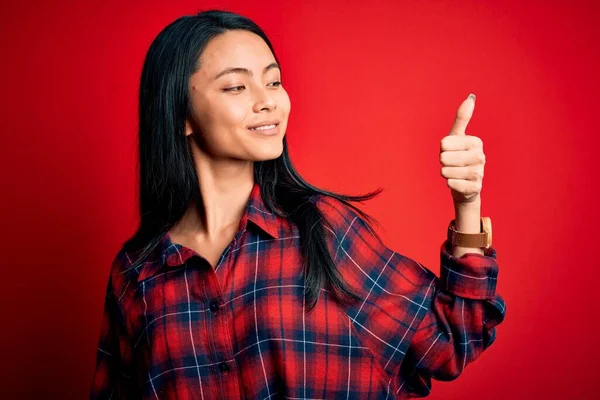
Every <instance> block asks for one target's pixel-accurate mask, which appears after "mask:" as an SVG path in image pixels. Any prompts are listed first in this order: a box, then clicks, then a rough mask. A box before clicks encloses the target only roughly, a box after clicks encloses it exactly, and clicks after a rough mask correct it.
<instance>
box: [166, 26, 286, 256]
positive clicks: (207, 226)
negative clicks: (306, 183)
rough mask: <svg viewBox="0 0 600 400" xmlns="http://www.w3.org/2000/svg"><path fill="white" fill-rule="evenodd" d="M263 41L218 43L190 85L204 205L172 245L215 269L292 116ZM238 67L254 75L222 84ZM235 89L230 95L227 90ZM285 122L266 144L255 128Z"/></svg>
mask: <svg viewBox="0 0 600 400" xmlns="http://www.w3.org/2000/svg"><path fill="white" fill-rule="evenodd" d="M275 62H276V61H275V57H274V56H273V53H272V52H271V50H270V49H269V47H268V46H267V44H266V43H265V42H264V40H263V39H262V38H261V37H260V36H258V35H256V34H254V33H251V32H248V31H241V30H238V31H228V32H226V33H224V34H222V35H219V36H217V37H215V38H213V39H212V40H211V41H210V42H209V43H208V45H207V47H206V49H205V50H204V52H203V54H202V55H201V56H200V67H199V69H198V70H197V71H196V73H194V74H193V75H192V76H191V77H190V84H189V94H190V99H191V102H192V108H193V112H192V114H193V115H191V116H190V117H189V118H188V119H187V121H186V132H185V134H186V137H187V140H188V142H189V146H190V149H191V150H192V154H193V156H194V162H195V166H196V171H197V174H198V185H199V187H200V193H201V195H202V205H201V206H197V205H194V206H192V207H190V209H189V210H188V211H187V212H186V214H185V215H184V217H183V218H182V220H181V221H180V222H179V223H178V224H177V225H176V226H175V227H173V229H171V231H170V233H171V238H172V240H173V242H176V243H180V244H183V245H185V246H187V247H190V248H192V249H194V250H196V252H198V253H199V254H200V255H202V256H203V257H204V258H206V259H207V260H208V261H209V262H210V263H211V265H213V267H214V266H215V264H216V262H217V260H218V258H219V257H220V255H221V253H222V251H223V250H224V249H225V247H226V246H227V245H228V244H229V243H230V242H231V240H233V236H234V235H235V233H236V232H237V228H238V224H239V221H240V219H241V217H242V214H243V212H244V208H245V205H246V203H247V201H248V199H249V197H250V193H251V191H252V187H253V185H254V176H253V171H254V162H255V161H264V160H270V159H275V158H277V157H279V156H280V155H281V153H282V152H283V138H284V135H285V131H286V128H287V122H288V116H289V113H290V110H291V104H290V99H289V96H288V94H287V92H286V91H285V89H284V88H283V87H282V86H281V84H280V83H278V82H281V73H280V70H279V68H277V67H272V68H270V69H268V70H267V71H265V67H267V66H269V65H270V64H272V63H275ZM231 67H236V68H237V67H241V68H246V69H248V70H249V71H250V72H251V73H252V76H250V75H249V74H245V73H241V72H232V73H228V74H225V75H223V76H221V77H219V78H217V79H215V77H216V76H217V75H218V74H219V73H220V72H222V71H224V70H225V69H227V68H231ZM228 89H229V90H228ZM271 120H278V121H280V123H279V125H278V127H277V130H278V131H277V133H276V134H275V135H273V136H265V135H261V134H260V133H257V132H254V131H251V130H249V129H248V127H249V126H252V125H257V124H261V123H264V122H265V121H271Z"/></svg>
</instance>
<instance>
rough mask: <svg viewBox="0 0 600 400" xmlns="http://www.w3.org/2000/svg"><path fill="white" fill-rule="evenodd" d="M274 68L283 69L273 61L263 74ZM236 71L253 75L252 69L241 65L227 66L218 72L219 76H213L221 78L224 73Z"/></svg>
mask: <svg viewBox="0 0 600 400" xmlns="http://www.w3.org/2000/svg"><path fill="white" fill-rule="evenodd" d="M273 68H279V70H281V68H280V67H279V64H277V63H276V62H273V63H271V64H269V65H267V66H266V67H265V68H264V69H263V74H266V73H267V71H269V70H270V69H273ZM234 73H239V74H246V75H248V76H252V75H253V74H252V71H250V70H249V69H247V68H241V67H230V68H225V69H224V70H223V71H221V72H219V73H218V74H217V76H215V77H214V78H213V80H216V79H219V78H220V77H222V76H223V75H226V74H234Z"/></svg>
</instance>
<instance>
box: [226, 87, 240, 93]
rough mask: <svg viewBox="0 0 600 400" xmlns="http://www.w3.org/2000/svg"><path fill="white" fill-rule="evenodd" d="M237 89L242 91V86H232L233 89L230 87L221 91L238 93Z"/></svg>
mask: <svg viewBox="0 0 600 400" xmlns="http://www.w3.org/2000/svg"><path fill="white" fill-rule="evenodd" d="M238 88H242V89H243V88H244V86H233V87H230V88H226V89H223V91H224V92H239V91H240V90H241V89H240V90H236V89H238Z"/></svg>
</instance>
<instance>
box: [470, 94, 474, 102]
mask: <svg viewBox="0 0 600 400" xmlns="http://www.w3.org/2000/svg"><path fill="white" fill-rule="evenodd" d="M469 97H470V98H472V99H473V101H475V95H474V94H473V93H471V94H470V95H469Z"/></svg>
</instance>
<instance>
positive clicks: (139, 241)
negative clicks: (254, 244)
mask: <svg viewBox="0 0 600 400" xmlns="http://www.w3.org/2000/svg"><path fill="white" fill-rule="evenodd" d="M239 29H242V30H247V31H250V32H253V33H255V34H257V35H258V36H260V37H261V38H262V39H263V40H264V41H265V42H266V43H267V45H268V46H269V48H270V49H271V51H272V52H273V56H274V57H275V60H276V61H277V63H279V60H277V57H276V56H275V51H274V50H273V46H272V45H271V42H270V41H269V39H268V38H267V36H266V34H265V33H264V32H263V31H262V29H261V28H259V27H258V25H257V24H256V23H254V22H252V21H251V20H250V19H248V18H246V17H244V16H242V15H238V14H235V13H233V12H229V11H222V10H208V11H203V12H200V13H198V14H197V15H188V16H183V17H180V18H178V19H177V20H175V21H173V22H172V23H171V24H169V25H168V26H166V27H165V28H164V29H163V30H162V31H161V32H160V33H159V35H158V36H157V37H156V38H155V39H154V41H153V42H152V44H151V45H150V48H149V50H148V52H147V54H146V58H145V61H144V65H143V69H142V74H141V81H140V90H139V138H138V139H139V164H138V165H137V168H138V174H139V211H140V224H139V228H138V230H137V231H136V233H135V234H134V235H133V236H132V237H131V238H130V239H129V240H127V241H126V242H125V244H124V248H125V249H127V250H129V251H132V252H134V253H137V254H138V257H137V260H136V261H135V262H134V267H135V266H136V263H137V262H142V261H143V259H144V258H145V257H146V256H147V255H148V254H150V253H151V252H152V251H153V250H154V249H155V248H156V246H157V245H158V244H159V243H160V241H161V239H162V238H163V237H164V235H165V234H166V233H167V232H168V231H169V230H170V229H171V227H173V226H174V225H175V224H176V223H177V222H178V221H179V220H180V219H181V218H182V217H183V215H184V213H185V211H186V210H187V209H188V208H189V206H190V204H201V202H202V197H201V195H200V190H199V187H198V177H197V174H196V170H195V164H194V162H193V157H192V154H191V150H190V149H189V146H188V142H187V140H186V136H185V122H186V118H187V116H188V115H190V114H191V103H190V97H189V94H188V83H189V78H190V76H191V75H192V74H193V73H194V72H195V71H196V70H197V69H198V67H199V65H198V60H199V58H200V56H201V54H202V52H203V51H204V49H205V47H206V45H207V44H208V42H209V41H210V40H211V39H212V38H214V37H216V36H218V35H220V34H222V33H225V32H226V31H228V30H239ZM254 180H255V182H256V183H258V185H260V190H261V194H262V200H263V201H264V203H265V205H266V207H267V208H268V209H269V210H270V211H272V212H273V213H276V214H277V215H279V216H281V217H284V218H288V219H289V220H290V221H291V222H292V223H294V224H295V225H296V226H297V227H298V230H299V234H300V247H301V253H302V263H303V264H302V265H303V268H304V272H305V274H306V282H305V285H306V292H305V293H306V296H307V297H306V300H307V301H306V304H307V309H308V311H310V310H312V308H313V307H314V306H315V305H316V303H317V301H318V298H319V293H320V291H321V289H323V288H326V290H329V291H330V292H332V295H333V296H334V298H335V299H336V300H339V301H342V302H345V303H352V302H354V301H357V300H360V297H359V296H358V294H357V293H355V292H354V291H353V289H352V288H350V287H349V286H348V285H347V284H346V283H345V282H344V280H343V279H342V277H341V274H340V273H339V271H338V268H337V267H336V264H335V263H334V261H333V259H332V257H331V255H330V253H329V250H328V248H327V242H326V236H325V232H324V228H323V222H324V223H326V224H327V225H328V226H329V227H331V224H329V221H327V220H326V219H324V218H323V215H322V213H321V212H320V210H319V209H318V207H317V206H316V204H315V203H314V202H312V201H311V199H313V196H317V195H324V196H331V197H333V198H336V199H338V200H339V201H342V202H343V203H344V204H346V205H348V206H350V207H352V208H353V209H354V210H356V211H357V212H358V213H359V214H360V215H361V216H362V217H364V218H365V219H366V220H367V221H375V220H374V219H373V218H372V217H370V216H369V215H367V214H366V213H365V212H363V211H362V210H360V209H359V208H357V207H355V206H354V205H352V204H350V203H349V201H359V202H360V201H364V200H369V199H371V198H373V197H375V196H377V195H378V194H379V193H381V191H382V189H378V190H375V191H372V192H369V193H367V194H364V195H343V194H339V193H333V192H330V191H327V190H324V189H319V188H317V187H315V186H312V185H311V184H309V183H308V182H306V181H305V180H304V179H303V178H302V177H301V176H300V174H299V173H298V172H297V171H296V169H295V168H294V166H293V164H292V161H291V160H290V157H289V154H288V149H287V142H286V139H285V136H284V139H283V153H282V154H281V156H279V157H278V158H276V159H273V160H267V161H260V162H255V163H254ZM367 223H368V222H367ZM375 235H376V236H377V234H376V233H375Z"/></svg>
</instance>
